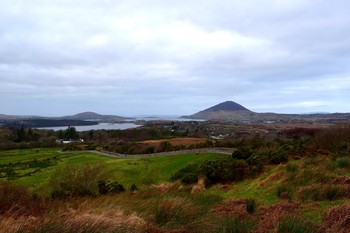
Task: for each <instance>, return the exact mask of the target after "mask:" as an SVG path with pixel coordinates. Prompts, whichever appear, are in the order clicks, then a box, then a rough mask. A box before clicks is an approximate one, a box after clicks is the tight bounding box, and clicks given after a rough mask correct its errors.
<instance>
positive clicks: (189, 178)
mask: <svg viewBox="0 0 350 233" xmlns="http://www.w3.org/2000/svg"><path fill="white" fill-rule="evenodd" d="M198 170H199V165H197V164H192V165H188V166H186V167H184V168H182V169H180V170H179V171H177V172H176V173H175V174H173V175H171V180H172V181H175V180H181V182H183V183H185V184H194V183H196V182H197V181H198V173H199V171H198Z"/></svg>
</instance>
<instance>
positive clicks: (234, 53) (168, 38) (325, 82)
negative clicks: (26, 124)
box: [0, 0, 350, 115]
mask: <svg viewBox="0 0 350 233" xmlns="http://www.w3.org/2000/svg"><path fill="white" fill-rule="evenodd" d="M261 4H262V3H261V1H257V0H247V1H229V0H224V1H220V2H219V3H218V2H213V1H184V0H180V1H176V2H169V1H157V0H150V1H141V0H133V1H108V0H103V1H100V0H99V1H98V0H87V1H82V0H81V1H79V0H74V1H68V0H63V1H44V0H37V1H24V0H13V1H2V2H0V82H1V86H0V96H1V99H2V101H0V107H1V109H2V111H3V113H8V114H16V113H26V114H44V115H45V114H46V113H47V114H54V113H60V112H61V114H58V115H64V114H65V113H73V112H76V111H85V110H92V111H101V112H103V113H115V114H121V115H131V114H157V113H159V114H190V113H192V111H197V110H200V109H201V108H205V107H209V106H210V105H213V104H216V103H218V102H221V101H224V100H229V99H231V100H233V101H236V102H239V103H240V104H243V105H245V106H246V107H248V108H251V109H252V110H256V111H263V112H267V111H279V112H313V111H339V112H342V111H343V112H344V111H349V106H348V105H347V104H346V99H348V98H349V93H350V92H349V88H348V86H349V85H348V84H350V83H349V80H350V74H349V73H350V71H349V68H348V64H349V61H350V32H349V30H348V25H349V24H350V16H349V14H348V12H347V9H349V7H350V4H349V3H348V2H347V1H345V0H337V1H335V2H329V1H325V0H318V1H305V0H294V1H292V0H287V1H279V0H268V1H265V2H264V5H265V6H264V7H261ZM174 109H176V112H174Z"/></svg>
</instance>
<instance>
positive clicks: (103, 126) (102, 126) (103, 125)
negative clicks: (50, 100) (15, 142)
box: [38, 123, 140, 132]
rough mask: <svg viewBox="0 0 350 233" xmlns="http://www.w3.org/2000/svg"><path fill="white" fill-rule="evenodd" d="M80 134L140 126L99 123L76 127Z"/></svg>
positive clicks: (60, 128)
mask: <svg viewBox="0 0 350 233" xmlns="http://www.w3.org/2000/svg"><path fill="white" fill-rule="evenodd" d="M74 127H75V129H76V130H77V131H78V132H81V131H89V130H98V129H131V128H136V127H140V125H136V124H134V123H122V124H119V123H115V124H110V123H99V124H98V125H83V126H74ZM67 128H68V126H59V127H40V128H38V129H50V130H55V131H58V130H66V129H67Z"/></svg>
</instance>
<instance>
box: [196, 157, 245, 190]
mask: <svg viewBox="0 0 350 233" xmlns="http://www.w3.org/2000/svg"><path fill="white" fill-rule="evenodd" d="M248 173H249V166H248V164H247V163H246V162H245V161H243V160H236V159H221V160H215V161H206V162H205V163H204V164H202V165H201V166H200V168H199V175H200V176H205V177H206V178H207V181H208V183H209V184H216V183H219V182H227V181H240V180H243V179H244V178H245V177H246V176H247V175H248Z"/></svg>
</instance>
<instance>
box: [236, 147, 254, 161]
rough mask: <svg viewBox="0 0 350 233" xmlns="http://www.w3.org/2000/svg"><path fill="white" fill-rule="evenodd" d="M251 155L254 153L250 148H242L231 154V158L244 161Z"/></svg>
mask: <svg viewBox="0 0 350 233" xmlns="http://www.w3.org/2000/svg"><path fill="white" fill-rule="evenodd" d="M253 153H254V151H253V150H252V149H251V148H250V147H248V146H243V147H240V148H238V149H237V150H236V151H235V152H233V153H232V158H233V159H243V160H246V159H248V158H249V157H250V156H251V155H253Z"/></svg>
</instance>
